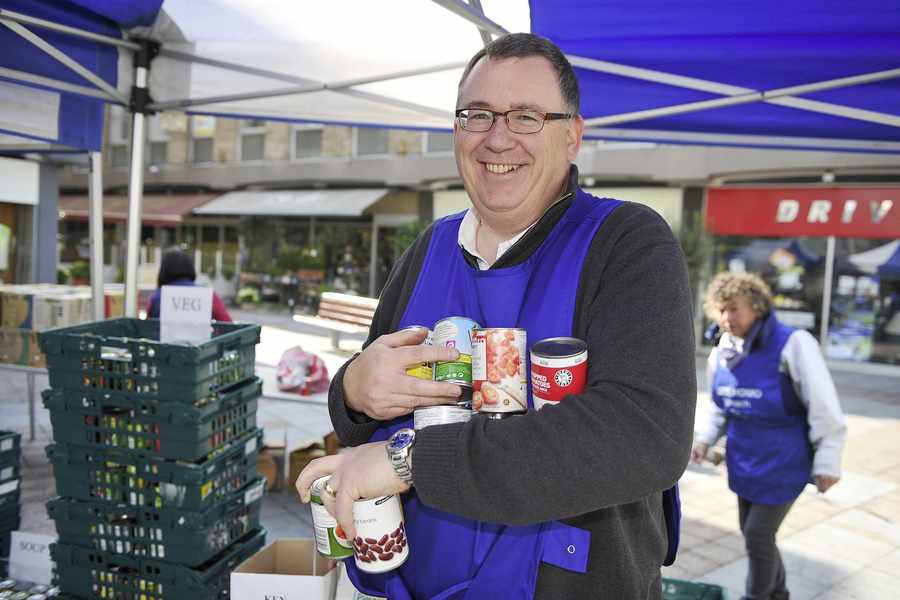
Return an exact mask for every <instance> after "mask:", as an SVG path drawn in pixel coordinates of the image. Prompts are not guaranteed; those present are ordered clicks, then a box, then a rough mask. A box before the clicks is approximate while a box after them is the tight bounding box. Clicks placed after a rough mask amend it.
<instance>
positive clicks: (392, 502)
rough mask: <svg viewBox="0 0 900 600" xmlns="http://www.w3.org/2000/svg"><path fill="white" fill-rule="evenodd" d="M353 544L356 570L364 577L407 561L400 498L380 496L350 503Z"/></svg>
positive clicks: (407, 545) (406, 544) (407, 548)
mask: <svg viewBox="0 0 900 600" xmlns="http://www.w3.org/2000/svg"><path fill="white" fill-rule="evenodd" d="M353 524H354V525H355V526H356V539H354V540H353V545H354V550H355V553H354V554H355V557H354V558H355V560H356V566H357V567H358V568H359V570H360V571H365V572H366V573H385V572H387V571H391V570H393V569H396V568H397V567H399V566H400V565H402V564H403V563H405V562H406V559H407V558H409V542H408V541H407V539H406V524H405V523H404V522H403V507H402V506H401V505H400V496H396V495H394V496H384V497H383V498H377V499H374V500H357V501H356V502H354V503H353Z"/></svg>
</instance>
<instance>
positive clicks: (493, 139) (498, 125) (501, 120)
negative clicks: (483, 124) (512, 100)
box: [485, 116, 516, 152]
mask: <svg viewBox="0 0 900 600" xmlns="http://www.w3.org/2000/svg"><path fill="white" fill-rule="evenodd" d="M515 144H516V134H515V133H513V132H512V131H510V130H509V125H508V124H507V122H506V117H502V116H498V117H497V118H495V119H494V125H493V127H491V129H490V131H488V135H487V139H486V140H485V145H486V146H487V147H488V149H490V150H492V151H494V152H500V151H503V150H508V149H509V148H511V147H512V146H514V145H515Z"/></svg>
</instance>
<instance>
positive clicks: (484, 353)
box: [472, 327, 528, 416]
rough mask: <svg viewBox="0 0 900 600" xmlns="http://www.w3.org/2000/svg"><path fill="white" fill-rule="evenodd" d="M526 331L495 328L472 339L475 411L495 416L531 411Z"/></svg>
mask: <svg viewBox="0 0 900 600" xmlns="http://www.w3.org/2000/svg"><path fill="white" fill-rule="evenodd" d="M526 348H527V336H526V333H525V330H524V329H514V328H506V327H492V328H487V329H476V330H475V331H474V333H473V335H472V410H475V411H477V412H479V413H489V414H490V415H491V416H495V415H511V414H522V413H524V412H525V411H527V410H528V380H527V379H526V377H525V356H526V354H525V352H526V350H525V349H526Z"/></svg>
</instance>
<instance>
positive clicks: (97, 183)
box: [88, 152, 105, 321]
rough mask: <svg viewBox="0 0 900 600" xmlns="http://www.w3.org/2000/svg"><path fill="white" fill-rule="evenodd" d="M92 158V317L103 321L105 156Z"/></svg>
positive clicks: (89, 181) (90, 211)
mask: <svg viewBox="0 0 900 600" xmlns="http://www.w3.org/2000/svg"><path fill="white" fill-rule="evenodd" d="M89 158H90V169H91V174H90V179H89V180H88V187H89V189H90V208H89V211H88V218H89V220H90V232H89V239H90V241H91V298H92V301H93V304H92V307H93V308H92V313H93V314H92V315H91V316H92V317H93V319H94V320H95V321H102V320H103V316H104V308H105V307H104V304H105V302H104V297H103V155H102V154H101V153H100V152H91V153H90V154H89Z"/></svg>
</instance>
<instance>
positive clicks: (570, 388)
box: [531, 337, 588, 410]
mask: <svg viewBox="0 0 900 600" xmlns="http://www.w3.org/2000/svg"><path fill="white" fill-rule="evenodd" d="M587 360H588V351H587V344H586V343H584V340H579V339H578V338H571V337H556V338H547V339H545V340H541V341H539V342H537V343H536V344H534V345H533V346H532V347H531V395H532V399H533V400H534V408H535V409H536V410H540V409H541V408H543V407H544V406H546V405H548V404H557V403H559V401H560V400H562V399H563V398H564V397H566V396H568V395H570V394H580V393H581V392H583V391H584V387H585V384H586V382H587Z"/></svg>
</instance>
